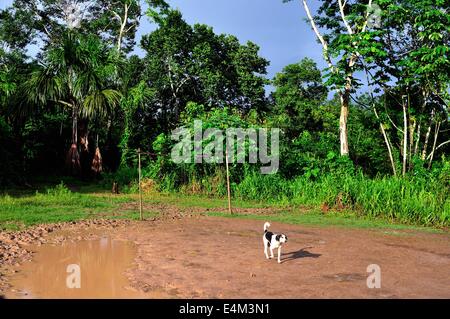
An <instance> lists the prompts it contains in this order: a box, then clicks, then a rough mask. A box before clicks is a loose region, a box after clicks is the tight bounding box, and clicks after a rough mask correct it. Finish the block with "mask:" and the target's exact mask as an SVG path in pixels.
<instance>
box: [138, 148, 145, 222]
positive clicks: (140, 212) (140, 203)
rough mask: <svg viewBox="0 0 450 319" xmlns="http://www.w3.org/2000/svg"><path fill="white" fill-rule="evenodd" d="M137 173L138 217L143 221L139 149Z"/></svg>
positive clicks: (139, 150)
mask: <svg viewBox="0 0 450 319" xmlns="http://www.w3.org/2000/svg"><path fill="white" fill-rule="evenodd" d="M138 172H139V217H140V219H141V220H144V217H143V214H142V187H141V149H140V148H139V149H138Z"/></svg>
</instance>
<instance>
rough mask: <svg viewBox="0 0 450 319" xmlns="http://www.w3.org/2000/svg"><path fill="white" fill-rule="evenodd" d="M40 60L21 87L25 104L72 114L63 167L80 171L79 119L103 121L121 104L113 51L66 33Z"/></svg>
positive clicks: (93, 39)
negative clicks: (57, 107) (55, 107)
mask: <svg viewBox="0 0 450 319" xmlns="http://www.w3.org/2000/svg"><path fill="white" fill-rule="evenodd" d="M43 56H44V57H43V60H42V62H41V63H40V65H39V66H38V67H37V68H36V70H34V71H33V72H32V74H31V76H30V79H29V80H28V81H26V83H25V84H24V89H25V95H26V96H27V102H28V103H32V104H37V105H43V106H45V105H47V104H48V103H56V104H58V105H61V106H62V107H66V108H68V109H70V110H71V112H72V145H71V147H70V150H69V152H68V154H67V161H66V164H67V166H68V169H69V170H70V171H71V172H72V173H78V172H79V171H80V169H81V167H80V160H79V159H80V156H79V150H78V149H79V144H78V143H79V141H80V144H81V146H84V150H85V151H87V145H88V143H87V141H88V136H87V129H85V130H84V134H85V135H84V136H81V137H79V136H78V129H79V119H82V120H85V121H86V123H85V125H84V126H85V127H87V121H88V120H89V119H93V118H101V119H104V118H105V117H107V116H108V115H110V114H111V112H112V110H113V109H114V108H115V107H117V105H118V104H119V102H120V99H121V94H120V93H119V92H118V91H117V90H115V89H113V88H112V84H113V83H114V80H115V74H116V67H115V66H116V64H115V63H114V62H115V60H114V54H113V51H111V50H110V49H108V48H107V47H106V46H105V45H103V44H102V42H101V41H100V40H99V39H98V38H97V37H94V36H81V35H77V34H76V33H74V32H73V31H71V30H69V31H68V33H67V34H66V35H65V36H64V37H63V38H62V39H61V40H60V41H58V42H56V43H54V44H52V45H51V46H49V47H48V48H47V50H46V51H45V52H44V55H43Z"/></svg>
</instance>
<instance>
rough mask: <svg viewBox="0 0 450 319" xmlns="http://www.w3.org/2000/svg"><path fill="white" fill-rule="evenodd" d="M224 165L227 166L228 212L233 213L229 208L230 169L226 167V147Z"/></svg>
mask: <svg viewBox="0 0 450 319" xmlns="http://www.w3.org/2000/svg"><path fill="white" fill-rule="evenodd" d="M225 165H226V167H227V192H228V212H229V213H230V215H232V214H233V211H232V209H231V189H230V171H229V168H228V147H227V148H226V149H225Z"/></svg>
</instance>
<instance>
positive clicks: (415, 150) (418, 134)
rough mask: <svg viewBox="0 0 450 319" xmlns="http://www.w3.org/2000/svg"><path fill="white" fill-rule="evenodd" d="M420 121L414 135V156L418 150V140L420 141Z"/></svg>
mask: <svg viewBox="0 0 450 319" xmlns="http://www.w3.org/2000/svg"><path fill="white" fill-rule="evenodd" d="M421 128H422V127H421V123H420V122H419V125H418V126H417V135H416V146H414V156H416V155H417V152H418V151H419V141H420V133H421Z"/></svg>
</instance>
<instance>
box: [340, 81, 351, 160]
mask: <svg viewBox="0 0 450 319" xmlns="http://www.w3.org/2000/svg"><path fill="white" fill-rule="evenodd" d="M349 100H350V90H349V89H348V90H347V88H346V89H345V92H344V93H343V94H342V95H341V116H340V118H339V140H340V144H341V156H348V154H349V150H348V129H347V120H348V108H349Z"/></svg>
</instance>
